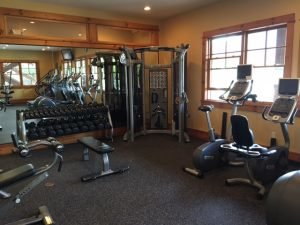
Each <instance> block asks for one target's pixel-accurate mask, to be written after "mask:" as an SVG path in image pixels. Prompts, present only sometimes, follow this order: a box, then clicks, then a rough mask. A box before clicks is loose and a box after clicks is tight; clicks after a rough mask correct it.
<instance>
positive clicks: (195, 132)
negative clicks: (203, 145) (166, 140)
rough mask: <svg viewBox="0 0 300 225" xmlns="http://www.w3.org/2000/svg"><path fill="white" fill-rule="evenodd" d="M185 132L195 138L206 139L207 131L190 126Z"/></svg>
mask: <svg viewBox="0 0 300 225" xmlns="http://www.w3.org/2000/svg"><path fill="white" fill-rule="evenodd" d="M187 133H188V135H189V136H190V137H193V138H197V139H200V140H203V141H206V140H208V133H207V132H204V131H200V130H196V129H192V128H188V129H187Z"/></svg>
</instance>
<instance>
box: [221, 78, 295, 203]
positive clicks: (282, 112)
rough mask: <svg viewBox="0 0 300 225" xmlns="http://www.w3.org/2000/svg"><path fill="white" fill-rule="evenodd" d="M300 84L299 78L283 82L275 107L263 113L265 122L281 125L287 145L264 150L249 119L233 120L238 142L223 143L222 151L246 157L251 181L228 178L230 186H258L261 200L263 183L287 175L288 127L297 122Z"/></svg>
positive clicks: (239, 118)
mask: <svg viewBox="0 0 300 225" xmlns="http://www.w3.org/2000/svg"><path fill="white" fill-rule="evenodd" d="M299 81H300V80H299V79H280V80H279V87H278V97H277V99H276V100H275V101H274V103H273V104H272V106H271V107H266V108H265V109H264V111H263V114H262V116H263V118H264V119H265V120H268V121H272V122H274V123H279V124H280V126H281V131H282V134H283V138H284V142H285V143H284V145H278V146H273V147H271V148H264V147H262V146H260V145H258V144H254V137H253V133H252V131H251V130H250V129H249V126H248V120H247V118H246V117H245V116H241V115H233V116H232V117H231V122H232V136H233V141H234V142H233V143H231V144H223V145H222V146H221V148H222V149H223V150H225V151H230V152H234V153H236V154H238V155H239V156H242V157H244V158H245V168H246V170H247V174H248V177H249V178H231V179H227V180H226V184H227V185H231V184H241V183H242V184H248V185H251V186H253V187H256V188H258V198H260V199H261V198H263V197H264V194H265V192H266V190H265V187H264V185H263V184H266V183H269V182H272V181H274V180H276V179H277V178H278V177H279V176H281V175H282V174H283V173H285V172H286V170H287V168H288V155H289V147H290V138H289V133H288V128H287V125H288V124H293V123H294V117H295V114H296V112H297V97H298V95H299Z"/></svg>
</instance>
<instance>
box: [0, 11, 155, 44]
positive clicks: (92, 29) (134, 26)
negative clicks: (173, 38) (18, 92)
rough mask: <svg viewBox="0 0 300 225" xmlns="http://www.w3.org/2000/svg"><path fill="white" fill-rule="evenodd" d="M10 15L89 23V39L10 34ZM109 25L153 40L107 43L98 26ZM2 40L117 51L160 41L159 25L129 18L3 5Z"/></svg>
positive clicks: (0, 38)
mask: <svg viewBox="0 0 300 225" xmlns="http://www.w3.org/2000/svg"><path fill="white" fill-rule="evenodd" d="M7 16H18V17H23V18H24V19H28V18H32V19H40V20H48V21H55V22H62V23H66V22H67V23H77V24H79V23H80V24H85V25H86V27H87V28H86V32H87V39H86V40H76V39H63V38H61V39H60V38H58V37H42V36H40V37H36V36H32V37H29V36H18V35H11V34H6V32H5V29H6V28H5V19H6V17H7ZM98 25H100V26H109V27H113V28H121V29H129V30H143V31H149V32H150V34H151V43H146V44H143V43H138V44H135V43H107V42H103V41H102V42H101V41H98V40H97V26H98ZM0 40H1V43H3V44H21V45H41V46H58V47H79V48H99V49H112V50H116V49H119V48H120V47H123V46H124V45H126V46H128V47H133V48H134V47H145V46H149V45H158V44H159V26H158V25H151V24H142V23H135V22H129V21H117V20H106V19H98V18H88V17H80V16H71V15H63V14H56V13H45V12H37V11H31V10H23V9H22V10H21V9H12V8H4V7H0Z"/></svg>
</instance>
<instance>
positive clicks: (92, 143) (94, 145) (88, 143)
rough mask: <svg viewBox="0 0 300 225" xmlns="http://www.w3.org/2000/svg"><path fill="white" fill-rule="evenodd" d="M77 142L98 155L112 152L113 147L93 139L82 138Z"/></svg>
mask: <svg viewBox="0 0 300 225" xmlns="http://www.w3.org/2000/svg"><path fill="white" fill-rule="evenodd" d="M78 142H79V143H81V144H83V145H84V146H85V147H87V148H89V149H91V150H92V151H94V152H96V153H98V154H104V153H109V152H112V151H113V150H114V148H113V147H111V146H109V145H107V144H105V143H103V142H101V141H99V140H97V139H95V138H93V137H82V138H80V139H79V140H78Z"/></svg>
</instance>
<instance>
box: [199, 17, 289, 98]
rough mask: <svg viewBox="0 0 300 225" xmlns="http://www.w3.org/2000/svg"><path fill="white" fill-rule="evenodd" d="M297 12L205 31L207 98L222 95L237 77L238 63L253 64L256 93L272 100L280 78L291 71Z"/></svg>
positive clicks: (254, 89)
mask: <svg viewBox="0 0 300 225" xmlns="http://www.w3.org/2000/svg"><path fill="white" fill-rule="evenodd" d="M294 17H295V16H294V14H291V15H287V16H281V17H276V18H272V19H266V20H262V21H256V22H253V23H248V24H242V25H238V26H233V27H229V28H222V29H218V30H216V31H209V32H205V33H204V46H205V51H204V53H205V55H204V57H205V65H204V67H203V68H204V70H205V71H204V73H203V74H204V75H205V77H204V79H205V89H204V90H205V93H204V96H205V97H204V98H205V100H219V96H220V95H221V94H222V93H223V92H224V91H225V90H226V88H228V86H229V84H230V82H231V81H232V80H234V79H236V75H237V72H236V69H237V65H238V64H252V65H253V71H252V78H253V80H254V82H253V91H252V92H253V93H255V94H257V96H258V100H259V101H263V102H271V101H272V100H273V99H274V95H275V94H276V92H277V84H278V80H279V78H282V77H289V76H290V75H291V74H290V73H291V58H290V57H291V52H292V38H290V37H293V24H294V20H295V18H294Z"/></svg>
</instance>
